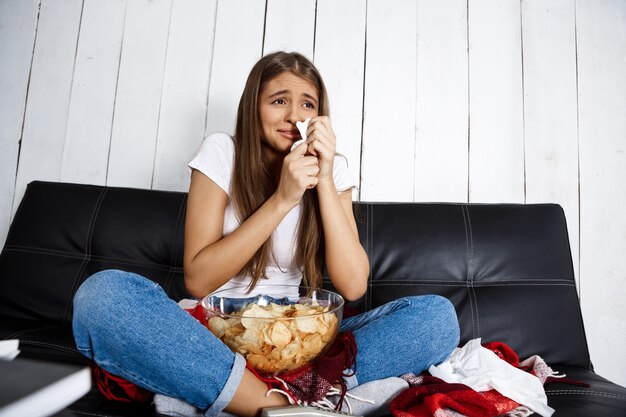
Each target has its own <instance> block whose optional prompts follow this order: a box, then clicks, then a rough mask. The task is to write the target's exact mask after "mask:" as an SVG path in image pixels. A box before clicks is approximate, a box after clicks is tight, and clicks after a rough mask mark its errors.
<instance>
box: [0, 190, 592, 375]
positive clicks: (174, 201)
mask: <svg viewBox="0 0 626 417" xmlns="http://www.w3.org/2000/svg"><path fill="white" fill-rule="evenodd" d="M185 207H186V194H185V193H179V192H166V191H154V190H139V189H130V188H118V187H103V186H94V185H77V184H64V183H51V182H41V181H35V182H32V183H30V184H29V185H28V188H27V190H26V193H25V195H24V198H23V199H22V202H21V204H20V207H19V208H18V210H17V213H16V215H15V218H14V220H13V223H12V224H11V228H10V230H9V234H8V236H7V241H6V244H5V247H4V249H3V251H2V254H1V255H0V318H1V317H15V318H19V319H29V320H39V321H49V322H66V323H67V322H71V317H72V298H73V295H74V293H75V292H76V290H77V288H78V287H79V286H80V284H81V283H82V282H83V281H84V280H85V279H86V278H87V277H88V276H90V275H91V274H93V273H95V272H97V271H100V270H102V269H109V268H116V269H124V270H127V271H132V272H136V273H139V274H141V275H144V276H146V277H148V278H150V279H152V280H154V281H155V282H158V283H159V284H160V285H161V286H162V287H163V288H164V289H165V290H166V291H167V293H168V294H169V295H170V297H172V298H173V299H176V300H178V299H180V298H185V297H189V295H188V294H187V292H186V291H185V288H184V283H183V269H182V266H183V265H182V259H183V230H184V218H185ZM355 207H356V217H357V223H358V227H359V232H360V237H361V242H362V244H363V246H364V248H365V250H366V252H367V254H368V256H369V259H370V265H371V274H370V278H369V285H368V291H367V293H366V295H365V296H364V297H363V298H361V299H360V300H358V301H356V302H355V303H353V307H355V308H362V309H370V308H373V307H376V306H378V305H381V304H383V303H385V302H387V301H389V300H392V299H395V298H398V297H401V296H405V295H419V294H441V295H443V296H446V297H447V298H449V299H450V300H451V301H452V302H453V303H454V305H455V307H456V310H457V314H458V316H459V321H460V323H461V329H462V330H461V339H462V343H464V342H465V341H467V340H469V339H473V338H476V337H481V338H482V340H483V342H487V341H502V342H505V343H507V344H509V345H510V346H511V347H513V349H515V350H516V351H517V353H518V354H519V356H520V358H522V359H523V358H526V357H528V356H531V355H533V354H538V355H540V356H542V357H543V358H544V359H545V360H546V361H547V362H548V363H549V364H564V365H576V366H583V367H590V366H591V365H590V360H589V353H588V349H587V344H586V339H585V333H584V329H583V323H582V316H581V312H580V307H579V303H578V296H577V292H576V286H575V281H574V273H573V268H572V261H571V254H570V249H569V241H568V236H567V228H566V224H565V217H564V214H563V211H562V209H561V208H560V207H559V206H558V205H553V204H538V205H511V204H494V205H479V204H469V205H468V204H443V203H441V204H423V203H359V204H358V205H356V206H355ZM325 281H326V284H327V286H330V284H329V281H328V279H327V278H326V279H325ZM418 319H419V318H418ZM407 337H411V335H409V334H407Z"/></svg>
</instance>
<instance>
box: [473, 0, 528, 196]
mask: <svg viewBox="0 0 626 417" xmlns="http://www.w3.org/2000/svg"><path fill="white" fill-rule="evenodd" d="M468 21H469V85H470V87H469V91H470V107H469V108H470V142H469V201H471V202H509V203H514V202H520V203H522V202H524V136H523V128H524V126H523V121H522V119H523V106H522V100H523V98H522V58H521V27H520V2H517V1H501V0H475V1H472V2H470V3H469V16H468Z"/></svg>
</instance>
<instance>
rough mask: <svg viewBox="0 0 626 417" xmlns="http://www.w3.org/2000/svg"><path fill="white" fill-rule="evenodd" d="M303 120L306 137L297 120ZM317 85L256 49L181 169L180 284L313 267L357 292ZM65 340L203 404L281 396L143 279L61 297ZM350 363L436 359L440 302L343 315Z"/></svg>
mask: <svg viewBox="0 0 626 417" xmlns="http://www.w3.org/2000/svg"><path fill="white" fill-rule="evenodd" d="M307 119H310V122H309V125H308V130H307V141H306V142H305V143H302V144H301V145H299V146H297V147H295V148H294V149H293V150H292V146H293V144H294V143H295V142H296V141H298V140H299V139H300V133H299V132H298V129H297V127H296V122H301V121H304V120H307ZM335 146H336V138H335V134H334V133H333V129H332V126H331V123H330V119H329V118H328V101H327V95H326V89H325V87H324V83H323V81H322V78H321V77H320V75H319V73H318V71H317V69H316V68H315V67H314V66H313V64H312V63H311V62H310V61H308V60H307V59H306V58H305V57H303V56H302V55H300V54H297V53H285V52H277V53H274V54H271V55H267V56H265V57H263V58H262V59H261V60H260V61H259V62H257V63H256V65H255V66H254V67H253V68H252V71H251V73H250V75H249V77H248V80H247V82H246V86H245V88H244V91H243V94H242V97H241V101H240V103H239V109H238V112H237V124H236V129H235V134H234V136H232V137H231V136H230V135H227V134H223V133H218V134H213V135H211V136H209V137H207V138H206V139H205V141H204V143H203V145H202V148H201V150H200V152H199V153H198V155H197V156H196V157H195V158H194V159H193V160H192V161H191V162H190V164H189V167H190V169H191V170H192V174H191V185H190V189H189V201H188V205H187V217H186V227H185V254H184V270H185V284H186V287H187V289H188V291H189V292H190V294H191V295H193V296H194V297H197V298H201V297H204V296H205V295H207V294H209V293H212V292H214V291H216V290H218V289H221V290H230V291H232V292H241V291H242V290H241V288H242V285H243V288H246V289H247V292H248V293H250V294H255V293H256V291H259V287H258V285H260V284H263V285H284V284H291V285H299V284H301V283H304V284H306V285H307V286H309V287H313V288H315V287H319V286H321V279H322V268H323V267H324V266H326V268H327V271H328V275H329V277H330V279H331V281H332V283H333V285H334V287H335V288H336V289H337V291H338V292H339V293H340V294H341V295H342V296H343V297H344V298H345V299H347V300H354V299H357V298H359V297H360V296H362V295H363V294H364V292H365V290H366V285H367V277H368V275H369V264H368V260H367V256H366V254H365V251H364V250H363V248H362V246H361V244H360V243H359V237H358V231H357V227H356V223H355V219H354V216H353V213H352V189H353V188H354V187H355V185H356V183H355V181H354V179H353V178H352V177H351V175H350V172H349V171H348V168H347V162H346V160H345V158H343V157H340V156H337V155H336V153H335ZM73 325H74V336H75V339H76V344H77V346H78V348H79V349H80V350H81V352H83V354H85V355H86V356H87V357H89V358H92V359H93V360H95V362H96V363H97V364H98V365H100V366H101V367H102V368H104V369H105V370H107V371H109V372H111V373H113V374H116V375H119V376H121V377H123V378H126V379H128V380H129V381H131V382H134V383H135V384H137V385H139V386H141V387H144V388H146V389H148V390H150V391H153V392H156V393H160V394H164V395H167V396H170V397H175V398H178V399H181V400H184V401H186V402H188V403H190V404H192V405H194V406H196V407H198V408H200V409H202V410H206V411H205V415H207V416H209V415H216V414H218V413H219V412H220V411H222V410H226V411H228V412H231V413H233V414H238V415H243V416H254V415H257V414H258V412H259V410H260V409H262V408H264V407H269V406H273V405H281V404H286V399H285V398H284V397H283V396H282V395H280V394H276V393H273V394H271V395H269V396H266V392H267V387H266V385H265V383H264V382H262V381H261V380H259V379H258V378H257V377H256V376H254V374H252V373H251V372H250V371H249V370H247V369H246V368H245V360H244V359H243V357H242V356H241V355H239V354H234V353H232V352H231V351H230V350H229V349H228V348H227V347H226V346H225V345H224V344H222V343H221V341H220V340H219V339H217V338H215V337H214V336H213V335H212V334H211V333H210V332H209V331H208V330H207V329H206V328H205V327H203V326H202V325H200V323H198V322H197V321H196V320H195V319H194V318H192V317H191V316H190V315H189V314H187V313H186V312H185V311H183V310H182V309H180V308H179V307H178V306H177V305H176V303H175V302H174V301H172V300H170V299H169V298H168V297H167V295H166V294H165V293H164V292H163V290H162V289H161V288H160V287H159V286H158V285H157V284H155V283H154V282H152V281H150V280H148V279H146V278H144V277H141V276H138V275H136V274H131V273H127V272H123V271H116V270H109V271H102V272H99V273H97V274H95V275H93V276H92V277H90V278H89V279H87V280H86V281H85V283H83V285H82V286H81V288H80V289H79V291H78V292H77V294H76V297H75V300H74V323H73ZM341 330H342V331H346V330H350V331H352V332H353V334H354V337H355V340H356V343H357V356H356V363H357V368H356V369H357V371H356V374H355V375H354V376H352V377H350V378H348V379H347V381H346V382H347V384H348V387H349V388H350V387H353V386H355V385H357V384H359V383H364V382H368V381H371V380H375V379H381V378H386V377H389V376H397V375H400V374H403V373H406V372H415V373H419V372H421V371H423V370H425V369H427V368H428V367H429V366H430V365H432V364H436V363H439V362H441V361H442V360H444V359H445V358H447V357H448V355H449V354H450V353H451V351H452V350H453V349H454V348H455V347H456V346H457V344H458V341H459V329H458V323H457V319H456V314H455V311H454V308H453V306H452V304H451V303H450V302H449V301H448V300H446V299H445V298H443V297H439V296H422V297H406V298H402V299H399V300H396V301H393V302H391V303H388V304H386V305H384V306H381V307H379V308H377V309H374V310H372V311H370V312H367V313H363V314H361V315H358V316H354V317H350V318H347V319H344V321H343V323H342V325H341Z"/></svg>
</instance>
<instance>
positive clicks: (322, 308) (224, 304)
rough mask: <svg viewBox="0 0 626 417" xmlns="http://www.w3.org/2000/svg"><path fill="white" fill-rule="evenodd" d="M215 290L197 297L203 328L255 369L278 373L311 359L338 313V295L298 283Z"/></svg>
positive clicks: (330, 335) (326, 342) (328, 337)
mask: <svg viewBox="0 0 626 417" xmlns="http://www.w3.org/2000/svg"><path fill="white" fill-rule="evenodd" d="M245 289H246V288H245V287H243V288H241V289H228V290H221V291H216V292H214V293H212V294H210V295H208V296H206V297H205V298H204V299H203V300H202V307H203V308H204V311H205V313H206V314H205V316H206V326H207V327H208V329H209V330H210V331H211V332H212V333H213V334H214V335H215V336H216V337H218V338H219V339H220V340H221V341H222V342H224V344H226V346H228V347H229V348H230V349H231V350H232V351H233V352H238V353H240V354H241V355H243V356H244V357H245V358H246V361H247V362H248V364H249V365H250V366H251V367H253V368H254V369H256V370H257V371H259V372H262V373H265V374H272V375H273V374H277V373H280V372H283V371H287V370H292V369H297V368H300V367H302V366H304V365H306V364H308V363H310V362H311V361H313V360H315V359H316V358H317V357H319V356H320V355H321V354H322V353H324V352H325V351H326V349H327V348H328V347H329V346H330V345H331V344H332V342H333V340H334V339H335V336H336V335H337V332H338V331H339V325H340V324H341V319H342V316H343V306H344V300H343V298H342V297H341V296H340V295H339V294H337V293H334V292H332V291H327V290H323V289H315V290H311V289H309V288H306V287H298V286H290V285H283V286H261V285H258V286H257V287H255V293H257V294H258V295H255V296H249V295H234V294H245Z"/></svg>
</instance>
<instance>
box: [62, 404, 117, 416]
mask: <svg viewBox="0 0 626 417" xmlns="http://www.w3.org/2000/svg"><path fill="white" fill-rule="evenodd" d="M69 410H70V411H71V412H72V414H82V415H85V416H97V417H109V416H110V415H111V414H101V413H93V412H90V411H85V410H74V409H73V408H72V407H71V406H70V408H69Z"/></svg>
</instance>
